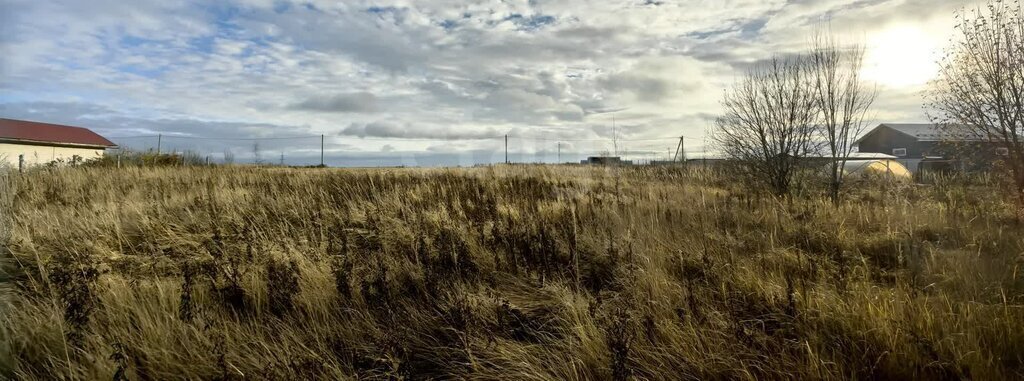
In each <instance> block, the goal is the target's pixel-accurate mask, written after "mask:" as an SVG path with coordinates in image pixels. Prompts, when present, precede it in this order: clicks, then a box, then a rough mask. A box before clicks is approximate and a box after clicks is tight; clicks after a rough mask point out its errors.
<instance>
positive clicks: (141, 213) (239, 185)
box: [0, 166, 1024, 380]
mask: <svg viewBox="0 0 1024 381" xmlns="http://www.w3.org/2000/svg"><path fill="white" fill-rule="evenodd" d="M4 186H5V187H6V189H5V190H4V192H0V193H2V195H3V197H2V203H0V207H2V208H3V209H0V213H2V214H0V216H3V217H4V219H3V226H7V227H9V229H7V232H8V233H9V234H7V236H6V237H2V238H4V240H3V241H4V242H3V243H4V244H5V246H6V249H4V248H3V247H0V250H5V251H4V252H3V259H4V262H3V263H2V265H3V271H2V273H0V293H2V295H0V337H2V340H0V378H9V379H29V380H32V379H40V380H43V379H46V380H49V379H57V378H63V379H115V380H116V379H128V380H168V379H220V380H227V379H231V380H263V379H289V380H298V379H316V378H323V379H357V378H358V379H515V380H593V379H599V380H600V379H611V380H626V379H639V380H715V379H741V380H745V379H749V380H754V379H808V380H811V379H927V380H941V379H965V378H966V379H989V380H1002V379H1020V378H1024V308H1022V307H1024V279H1022V278H1024V275H1022V274H1020V272H1021V270H1022V269H1021V268H1020V267H1021V265H1022V264H1024V226H1022V225H1021V224H1020V223H1019V222H1018V221H1017V220H1016V218H1015V216H1014V212H1013V208H1012V207H1011V206H1010V204H1008V203H1006V201H1004V200H1002V199H1000V198H999V197H997V194H998V192H995V191H994V189H992V188H991V186H990V185H984V184H980V185H979V184H977V183H975V184H974V185H966V184H965V183H961V182H951V181H949V182H943V181H940V182H939V183H937V184H936V185H932V186H915V185H907V184H903V185H896V184H889V185H883V184H880V183H862V184H854V185H853V186H852V187H851V190H850V192H849V194H848V197H847V199H846V201H844V202H843V203H842V204H841V205H838V206H833V205H832V204H831V203H830V202H828V201H827V199H825V198H821V197H817V196H811V195H802V196H798V197H794V198H792V199H789V200H779V199H774V198H771V197H768V196H751V195H748V194H747V193H746V192H744V191H743V190H742V189H743V188H741V187H740V186H739V184H737V183H735V182H732V181H729V180H728V179H727V178H726V177H723V176H720V175H713V174H710V173H705V172H700V171H687V170H683V169H679V168H652V167H648V168H639V167H638V168H622V169H610V168H593V167H580V166H566V167H551V166H496V167H489V168H473V169H374V170H369V169H367V170H355V169H353V170H340V169H339V170H336V169H284V168H255V167H215V168H200V167H191V168H188V167H187V168H126V169H110V168H67V169H54V170H38V171H33V172H30V173H27V174H25V175H23V176H17V175H11V176H10V177H9V178H7V179H6V180H5V181H4Z"/></svg>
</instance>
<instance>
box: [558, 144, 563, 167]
mask: <svg viewBox="0 0 1024 381" xmlns="http://www.w3.org/2000/svg"><path fill="white" fill-rule="evenodd" d="M558 164H562V142H558Z"/></svg>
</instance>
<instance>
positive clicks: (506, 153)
mask: <svg viewBox="0 0 1024 381" xmlns="http://www.w3.org/2000/svg"><path fill="white" fill-rule="evenodd" d="M505 164H508V134H505Z"/></svg>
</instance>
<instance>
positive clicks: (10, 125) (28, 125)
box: [0, 118, 117, 167]
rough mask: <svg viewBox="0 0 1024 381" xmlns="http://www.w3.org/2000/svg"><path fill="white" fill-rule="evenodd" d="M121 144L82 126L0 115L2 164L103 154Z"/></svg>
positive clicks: (82, 157) (94, 156)
mask: <svg viewBox="0 0 1024 381" xmlns="http://www.w3.org/2000/svg"><path fill="white" fill-rule="evenodd" d="M116 146H117V145H116V144H114V143H112V142H111V141H110V140H107V139H106V138H104V137H102V136H100V135H98V134H96V133H95V132H92V131H90V130H89V129H86V128H82V127H72V126H63V125H59V124H49V123H39V122H29V121H24V120H14V119H3V118H0V163H6V164H9V165H11V166H13V167H17V166H18V162H19V157H20V158H21V159H22V160H24V165H26V166H31V165H38V164H46V163H50V162H53V161H58V160H60V161H64V162H69V161H72V160H74V158H75V157H78V158H80V159H81V160H89V159H95V158H100V157H103V154H104V152H105V151H106V150H107V149H108V148H113V147H116Z"/></svg>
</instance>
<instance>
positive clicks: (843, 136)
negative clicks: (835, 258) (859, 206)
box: [808, 32, 877, 203]
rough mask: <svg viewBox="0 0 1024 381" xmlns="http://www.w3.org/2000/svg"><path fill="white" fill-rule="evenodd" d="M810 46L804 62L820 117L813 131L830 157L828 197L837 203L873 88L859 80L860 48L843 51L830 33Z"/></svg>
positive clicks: (864, 122)
mask: <svg viewBox="0 0 1024 381" xmlns="http://www.w3.org/2000/svg"><path fill="white" fill-rule="evenodd" d="M811 46H812V47H811V52H810V54H808V61H809V64H810V66H811V68H810V70H811V72H812V74H811V77H812V81H813V88H814V101H815V103H816V106H817V108H818V111H819V117H820V120H819V122H818V128H817V131H818V133H819V135H820V141H821V143H822V144H823V145H824V148H825V152H824V153H825V154H827V155H829V157H830V158H831V161H830V162H831V166H830V171H829V184H828V185H829V187H828V188H829V198H831V199H832V202H833V203H838V202H839V190H840V188H842V185H843V180H844V176H845V173H844V171H843V170H842V169H843V167H844V166H845V165H846V161H847V160H848V159H849V158H850V154H851V153H853V148H854V142H855V139H857V136H859V135H860V134H861V132H863V131H864V128H865V127H867V125H866V115H867V112H868V109H869V108H871V104H872V103H874V101H875V97H876V95H877V89H876V88H875V87H873V86H867V85H866V84H865V83H864V82H863V81H862V80H861V77H860V71H861V66H863V62H864V45H862V44H857V45H853V46H850V47H846V48H844V47H841V46H840V44H839V43H838V42H837V41H836V39H835V38H834V37H833V36H832V35H831V34H830V33H827V32H819V33H817V34H816V35H815V36H814V38H813V40H812V44H811Z"/></svg>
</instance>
